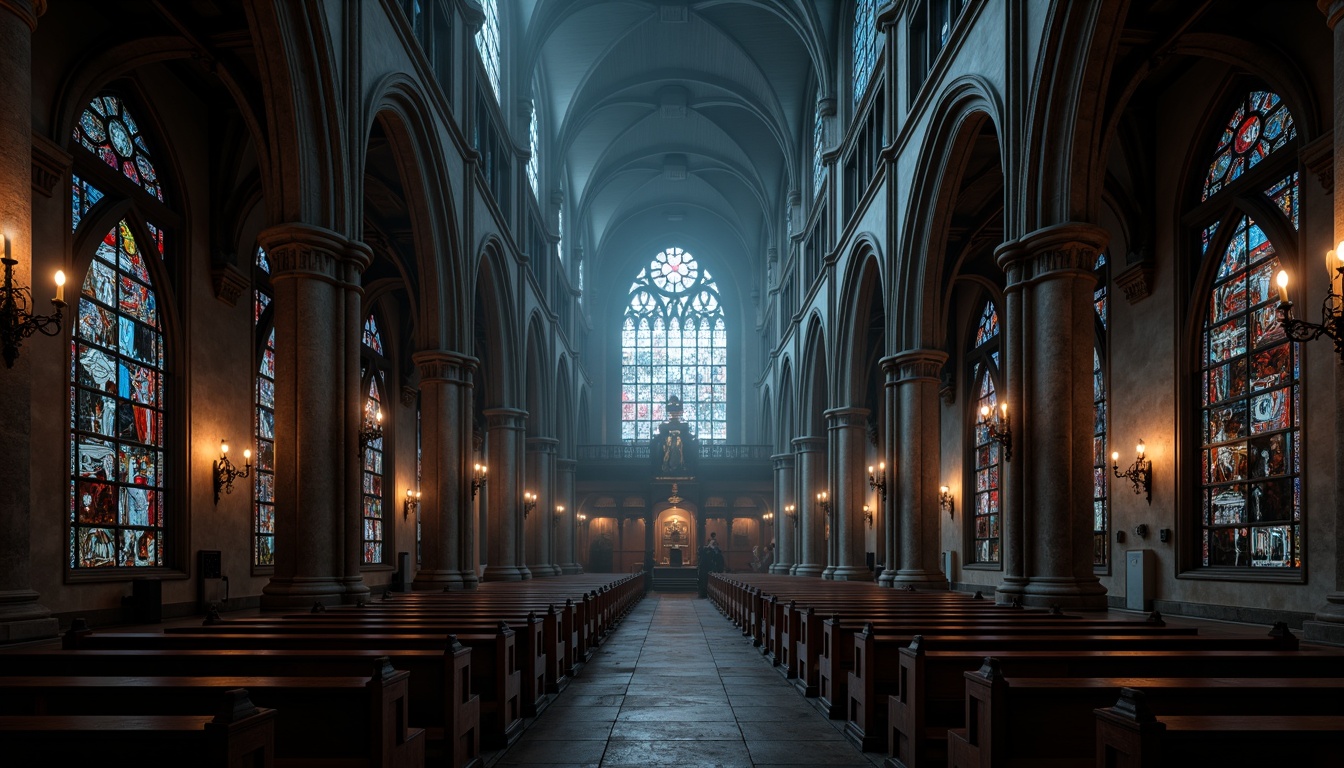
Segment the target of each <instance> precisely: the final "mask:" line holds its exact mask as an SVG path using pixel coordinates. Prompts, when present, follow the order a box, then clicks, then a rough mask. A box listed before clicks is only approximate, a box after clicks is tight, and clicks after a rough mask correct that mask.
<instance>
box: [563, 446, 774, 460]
mask: <svg viewBox="0 0 1344 768" xmlns="http://www.w3.org/2000/svg"><path fill="white" fill-rule="evenodd" d="M578 451H579V461H648V460H649V444H648V443H622V444H620V445H580V446H578ZM773 453H774V451H773V450H772V449H771V447H770V446H768V445H727V444H724V443H702V444H701V445H700V458H702V459H713V460H714V461H769V460H770V456H771V455H772V454H773Z"/></svg>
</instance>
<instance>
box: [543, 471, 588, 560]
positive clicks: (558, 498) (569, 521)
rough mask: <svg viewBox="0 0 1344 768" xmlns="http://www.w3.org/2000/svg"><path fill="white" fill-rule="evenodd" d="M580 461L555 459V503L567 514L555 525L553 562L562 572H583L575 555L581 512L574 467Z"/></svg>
mask: <svg viewBox="0 0 1344 768" xmlns="http://www.w3.org/2000/svg"><path fill="white" fill-rule="evenodd" d="M577 464H578V462H576V461H574V460H573V459H556V460H555V503H557V504H563V505H564V506H565V514H564V515H562V516H561V517H560V518H559V520H558V521H557V522H556V525H555V557H554V558H552V560H551V562H553V563H556V564H557V565H559V567H560V573H562V574H564V575H566V576H568V575H570V574H575V573H582V572H583V569H582V568H580V567H579V561H578V560H577V559H575V557H574V540H575V538H576V536H575V523H574V521H575V520H576V519H577V518H576V517H575V516H576V515H578V514H579V510H578V507H577V506H575V504H574V468H575V467H576V466H577Z"/></svg>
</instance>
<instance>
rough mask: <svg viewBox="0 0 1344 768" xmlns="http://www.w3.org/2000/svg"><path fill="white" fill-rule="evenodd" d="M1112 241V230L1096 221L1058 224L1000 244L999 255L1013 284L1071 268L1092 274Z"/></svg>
mask: <svg viewBox="0 0 1344 768" xmlns="http://www.w3.org/2000/svg"><path fill="white" fill-rule="evenodd" d="M1108 242H1110V233H1108V232H1107V231H1106V230H1104V229H1102V228H1101V227H1098V226H1096V225H1094V224H1082V223H1076V222H1070V223H1065V224H1055V225H1053V226H1049V227H1044V228H1042V229H1038V230H1036V231H1035V232H1032V233H1031V234H1029V235H1027V236H1026V237H1023V238H1022V239H1021V240H1018V241H1015V242H1008V243H1004V244H1003V245H1000V246H999V247H998V249H997V250H996V251H995V259H996V260H997V261H998V264H999V267H1000V268H1001V269H1002V270H1003V272H1004V274H1005V275H1006V276H1007V278H1008V280H1007V282H1008V285H1010V286H1012V285H1017V284H1020V283H1026V282H1029V281H1032V280H1037V279H1040V278H1042V277H1046V276H1049V275H1054V274H1062V273H1068V272H1073V273H1083V274H1086V275H1088V276H1091V275H1092V274H1093V269H1094V268H1095V267H1096V264H1097V256H1098V254H1100V253H1101V252H1102V251H1103V250H1105V248H1106V244H1107V243H1108Z"/></svg>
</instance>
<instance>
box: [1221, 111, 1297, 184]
mask: <svg viewBox="0 0 1344 768" xmlns="http://www.w3.org/2000/svg"><path fill="white" fill-rule="evenodd" d="M1295 138H1297V126H1296V125H1294V124H1293V115H1292V113H1290V112H1289V111H1288V106H1287V105H1286V104H1284V103H1283V100H1282V99H1280V98H1279V95H1278V94H1276V93H1272V92H1270V91H1252V92H1251V94H1250V95H1249V96H1248V97H1247V98H1246V100H1245V101H1243V102H1241V103H1240V104H1239V105H1237V108H1236V110H1234V111H1233V112H1232V117H1231V118H1229V119H1228V121H1227V127H1226V128H1224V129H1223V133H1222V136H1221V137H1219V139H1218V146H1217V148H1216V149H1214V159H1213V162H1211V163H1209V172H1208V174H1207V175H1206V176H1205V178H1204V196H1203V197H1202V198H1200V199H1201V200H1208V199H1209V198H1210V197H1212V196H1213V195H1215V194H1217V193H1218V191H1219V190H1220V189H1222V188H1223V187H1224V186H1226V185H1227V184H1228V183H1229V182H1232V181H1235V180H1236V179H1237V178H1238V177H1240V176H1241V174H1243V173H1245V172H1246V171H1248V170H1250V169H1251V168H1253V167H1255V165H1256V164H1258V163H1259V162H1260V161H1261V160H1264V159H1265V158H1266V157H1268V156H1269V154H1270V153H1271V152H1274V151H1276V150H1278V149H1281V148H1283V147H1284V146H1285V145H1286V144H1287V143H1288V142H1290V141H1292V140H1293V139H1295Z"/></svg>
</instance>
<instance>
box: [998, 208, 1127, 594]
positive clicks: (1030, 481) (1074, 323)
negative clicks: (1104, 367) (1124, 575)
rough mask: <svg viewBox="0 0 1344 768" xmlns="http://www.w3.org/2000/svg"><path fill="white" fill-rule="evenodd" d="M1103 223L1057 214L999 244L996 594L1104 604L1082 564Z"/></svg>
mask: <svg viewBox="0 0 1344 768" xmlns="http://www.w3.org/2000/svg"><path fill="white" fill-rule="evenodd" d="M1107 239H1108V235H1107V233H1106V230H1104V229H1102V228H1100V227H1097V226H1095V225H1092V224H1080V223H1066V224H1057V225H1054V226H1050V227H1046V228H1044V229H1040V230H1037V231H1036V232H1033V233H1031V234H1029V235H1027V236H1026V237H1024V238H1022V239H1021V240H1019V241H1017V242H1013V243H1005V244H1004V245H1002V246H1000V247H999V249H998V251H997V253H996V256H997V258H998V262H999V266H1000V267H1001V268H1002V269H1003V271H1004V272H1005V273H1006V275H1007V287H1006V288H1005V290H1004V295H1005V299H1006V305H1007V306H1006V310H1007V311H1006V313H1005V314H1006V318H1005V321H1004V329H1005V331H1006V338H1005V339H1004V343H1005V349H1004V358H1005V361H1006V363H1007V366H1006V368H1007V388H1006V390H1007V391H1006V392H1004V393H1003V394H1004V398H1005V401H1006V402H1007V403H1008V415H1009V419H1010V421H1011V430H1012V436H1013V445H1012V447H1013V458H1012V460H1011V461H1009V462H1007V463H1006V465H1005V472H1004V474H1005V475H1006V479H1005V488H1004V491H1005V492H1004V494H1003V502H1004V535H1005V542H1004V583H1003V584H1001V585H1000V586H999V589H998V599H999V600H1000V601H1005V602H1006V601H1008V600H1011V599H1013V598H1014V597H1016V598H1018V599H1020V600H1021V601H1022V603H1023V604H1025V605H1035V606H1047V605H1059V606H1061V607H1062V608H1065V609H1072V610H1080V609H1082V610H1087V609H1097V610H1101V609H1105V608H1106V588H1105V587H1103V586H1102V585H1101V583H1100V581H1098V579H1097V577H1096V575H1095V574H1094V573H1093V570H1092V436H1093V419H1094V413H1093V400H1092V378H1091V373H1092V350H1093V345H1094V343H1095V330H1094V322H1095V321H1094V320H1093V316H1094V312H1095V310H1094V309H1093V307H1092V290H1093V288H1094V286H1095V285H1096V277H1095V276H1094V274H1093V272H1092V268H1093V266H1094V265H1095V264H1096V260H1097V254H1098V253H1099V252H1100V251H1101V250H1102V249H1104V248H1105V247H1106V242H1107Z"/></svg>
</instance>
